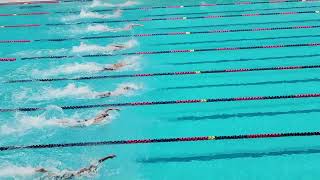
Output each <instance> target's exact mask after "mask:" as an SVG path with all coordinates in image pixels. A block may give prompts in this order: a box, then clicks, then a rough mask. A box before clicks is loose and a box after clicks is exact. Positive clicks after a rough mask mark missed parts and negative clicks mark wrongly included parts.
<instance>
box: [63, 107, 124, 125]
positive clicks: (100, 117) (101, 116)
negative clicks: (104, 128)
mask: <svg viewBox="0 0 320 180" xmlns="http://www.w3.org/2000/svg"><path fill="white" fill-rule="evenodd" d="M110 111H120V109H117V108H109V109H106V110H104V111H102V112H101V113H100V114H98V115H97V116H96V117H95V118H92V119H85V120H83V121H80V120H78V121H66V120H61V121H58V122H57V123H58V124H61V125H64V126H71V127H84V126H90V125H95V124H100V123H101V122H103V121H104V120H105V118H107V117H109V116H110V114H109V112H110Z"/></svg>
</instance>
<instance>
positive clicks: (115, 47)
mask: <svg viewBox="0 0 320 180" xmlns="http://www.w3.org/2000/svg"><path fill="white" fill-rule="evenodd" d="M138 44H139V43H138V41H137V40H135V39H131V40H129V41H127V42H123V43H121V42H120V43H113V44H109V45H106V46H99V45H95V44H86V43H83V42H81V43H80V45H79V46H73V47H72V52H73V53H79V54H81V53H91V54H96V53H107V54H110V53H112V52H114V51H120V50H126V49H131V48H133V47H135V46H137V45H138Z"/></svg>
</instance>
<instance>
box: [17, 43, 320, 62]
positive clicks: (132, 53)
mask: <svg viewBox="0 0 320 180" xmlns="http://www.w3.org/2000/svg"><path fill="white" fill-rule="evenodd" d="M309 46H313V47H315V46H320V42H317V43H304V44H277V45H262V46H243V47H220V48H207V49H174V50H164V51H146V52H131V53H119V54H87V55H82V56H74V55H69V56H68V55H59V56H34V57H22V58H21V60H39V59H67V58H75V57H82V58H93V57H110V56H131V55H154V54H176V53H197V52H214V51H239V50H252V49H274V48H293V47H309Z"/></svg>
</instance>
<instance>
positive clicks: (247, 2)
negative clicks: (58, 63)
mask: <svg viewBox="0 0 320 180" xmlns="http://www.w3.org/2000/svg"><path fill="white" fill-rule="evenodd" d="M318 1H319V0H306V1H304V0H281V1H243V2H231V3H216V4H209V3H203V4H192V5H170V6H145V7H132V8H120V9H121V10H123V11H131V10H142V11H146V10H148V11H150V10H154V9H180V8H196V7H217V6H247V5H256V4H280V3H282V4H284V3H296V2H301V3H306V2H318ZM64 2H66V1H64ZM114 10H115V8H113V9H104V10H100V11H114ZM56 13H61V14H64V13H80V11H73V12H68V11H60V12H59V11H58V12H56Z"/></svg>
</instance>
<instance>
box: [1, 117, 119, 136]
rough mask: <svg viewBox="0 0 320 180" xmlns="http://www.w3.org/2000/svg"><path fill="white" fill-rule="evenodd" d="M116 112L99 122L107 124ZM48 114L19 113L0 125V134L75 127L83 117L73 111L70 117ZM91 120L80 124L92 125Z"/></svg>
mask: <svg viewBox="0 0 320 180" xmlns="http://www.w3.org/2000/svg"><path fill="white" fill-rule="evenodd" d="M99 113H100V112H96V114H95V115H93V116H92V117H90V118H94V117H95V116H97V115H98V114H99ZM117 115H118V114H117V113H114V112H111V113H110V116H109V117H108V118H106V119H104V120H103V121H102V122H101V124H107V123H110V122H111V121H112V120H113V119H115V118H116V116H117ZM47 116H48V114H47V113H46V112H44V113H43V114H40V115H38V116H28V115H23V114H19V115H17V117H16V122H14V123H10V124H4V125H2V126H0V135H2V136H8V135H13V134H14V135H18V136H19V135H22V134H24V133H26V132H27V131H29V130H31V129H44V128H48V127H61V128H66V127H76V126H77V125H79V122H78V121H84V120H85V118H82V117H80V115H79V114H77V113H75V114H73V115H72V116H70V117H65V116H64V115H62V117H59V118H57V117H51V118H48V117H47ZM92 123H93V121H92V120H91V121H90V120H89V121H88V123H86V122H85V123H81V125H82V126H90V125H92Z"/></svg>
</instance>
